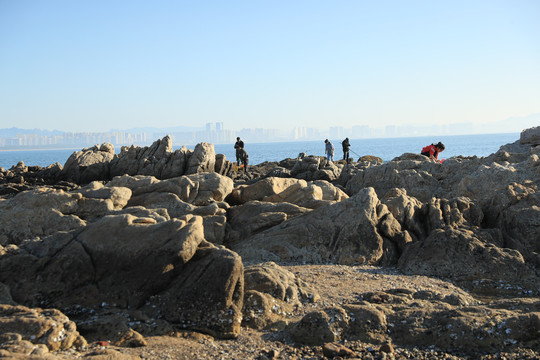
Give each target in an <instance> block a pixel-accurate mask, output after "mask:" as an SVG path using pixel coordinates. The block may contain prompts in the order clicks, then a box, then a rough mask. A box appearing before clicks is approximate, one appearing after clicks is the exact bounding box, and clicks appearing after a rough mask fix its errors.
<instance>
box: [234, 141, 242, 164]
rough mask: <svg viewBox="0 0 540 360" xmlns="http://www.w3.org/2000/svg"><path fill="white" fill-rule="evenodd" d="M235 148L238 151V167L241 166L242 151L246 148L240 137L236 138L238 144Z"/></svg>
mask: <svg viewBox="0 0 540 360" xmlns="http://www.w3.org/2000/svg"><path fill="white" fill-rule="evenodd" d="M234 148H235V149H236V165H237V166H240V161H241V159H240V150H242V149H243V148H244V142H243V141H242V140H240V138H239V137H237V138H236V143H235V144H234Z"/></svg>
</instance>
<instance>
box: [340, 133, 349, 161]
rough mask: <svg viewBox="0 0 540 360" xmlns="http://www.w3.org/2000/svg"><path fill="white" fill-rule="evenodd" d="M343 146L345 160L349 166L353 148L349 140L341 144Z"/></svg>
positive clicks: (346, 139)
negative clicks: (350, 153) (350, 152)
mask: <svg viewBox="0 0 540 360" xmlns="http://www.w3.org/2000/svg"><path fill="white" fill-rule="evenodd" d="M341 146H343V160H347V164H348V163H349V149H350V148H351V143H349V138H345V140H343V142H342V143H341Z"/></svg>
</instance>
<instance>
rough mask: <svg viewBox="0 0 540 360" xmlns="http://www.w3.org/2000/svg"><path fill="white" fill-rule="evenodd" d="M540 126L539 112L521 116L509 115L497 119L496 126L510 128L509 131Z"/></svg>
mask: <svg viewBox="0 0 540 360" xmlns="http://www.w3.org/2000/svg"><path fill="white" fill-rule="evenodd" d="M535 126H540V113H539V114H530V115H527V116H522V117H511V118H508V119H506V120H503V121H499V122H498V123H497V125H496V127H500V128H502V129H510V130H511V131H516V132H520V131H521V130H525V129H528V128H531V127H535Z"/></svg>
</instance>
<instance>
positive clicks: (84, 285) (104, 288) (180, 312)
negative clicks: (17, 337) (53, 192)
mask: <svg viewBox="0 0 540 360" xmlns="http://www.w3.org/2000/svg"><path fill="white" fill-rule="evenodd" d="M195 254H197V255H195ZM0 282H2V283H4V284H5V285H7V286H8V287H9V289H10V291H11V295H12V298H13V300H14V301H16V302H17V303H20V304H23V305H27V306H35V305H42V304H47V305H48V306H51V307H68V306H86V307H93V308H98V307H100V306H101V304H104V303H105V304H115V306H118V307H119V308H124V309H125V308H132V309H136V308H140V307H141V306H143V305H145V304H149V303H152V305H153V306H149V307H148V309H147V310H148V311H150V312H158V313H159V317H161V318H164V319H166V320H168V321H171V322H178V323H181V324H182V325H183V326H185V327H187V328H191V329H196V330H200V331H205V332H209V333H212V334H213V335H214V336H220V337H234V336H236V335H238V331H239V325H240V322H241V308H242V299H243V267H242V262H241V259H240V257H239V256H238V255H236V254H234V253H232V252H231V251H229V250H226V249H224V248H218V247H215V246H214V245H212V244H210V243H208V242H206V241H205V240H204V229H203V219H202V218H201V217H199V216H191V215H189V216H186V217H184V218H183V219H173V220H169V221H164V222H160V223H157V222H156V220H154V219H152V218H136V217H134V216H132V215H127V214H126V215H115V216H112V215H111V216H106V217H104V218H102V219H100V220H98V221H96V222H94V223H90V224H89V225H88V226H86V227H85V228H84V229H82V230H78V231H71V232H59V233H56V234H54V235H51V236H49V237H47V238H44V239H42V240H35V241H27V242H25V243H24V244H21V246H20V247H13V246H12V247H10V248H7V249H5V250H4V251H3V252H2V255H0ZM157 295H159V297H157ZM158 298H159V301H158V300H157V299H158ZM156 301H157V302H156ZM156 317H158V315H156ZM229 320H231V321H229Z"/></svg>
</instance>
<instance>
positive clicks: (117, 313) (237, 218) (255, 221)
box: [0, 127, 540, 360]
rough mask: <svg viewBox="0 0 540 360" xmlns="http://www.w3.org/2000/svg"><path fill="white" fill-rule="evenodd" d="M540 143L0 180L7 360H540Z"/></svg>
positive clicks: (174, 164) (157, 163) (166, 143)
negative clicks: (443, 156) (486, 152)
mask: <svg viewBox="0 0 540 360" xmlns="http://www.w3.org/2000/svg"><path fill="white" fill-rule="evenodd" d="M539 145H540V127H537V128H531V129H526V130H524V131H523V132H522V133H521V137H520V140H519V141H517V142H515V143H513V144H506V145H503V146H501V148H500V150H499V151H497V152H496V153H494V154H492V155H490V156H488V157H482V158H478V157H453V158H450V159H447V160H445V161H444V162H443V163H435V162H431V161H429V159H428V158H426V157H424V156H423V155H418V154H403V155H402V156H400V157H398V158H395V159H393V160H392V161H390V162H387V163H383V162H382V161H381V160H380V159H379V158H376V157H373V156H364V157H362V158H360V159H355V160H357V161H354V162H353V163H352V164H346V163H344V162H342V161H338V162H335V163H331V164H326V161H325V160H324V159H323V158H322V157H317V156H307V157H304V158H302V159H284V160H283V161H281V162H272V163H270V162H267V163H262V164H258V165H255V166H250V169H249V170H250V171H249V174H245V173H243V172H236V171H235V168H234V166H233V165H234V164H233V163H231V162H230V161H229V160H227V159H226V158H225V156H224V155H222V154H216V153H215V151H214V147H213V145H212V144H208V143H201V144H198V145H197V146H196V147H195V149H193V150H191V149H187V148H185V147H183V148H182V149H180V150H176V151H173V150H172V146H171V140H170V138H169V137H165V138H163V139H160V140H158V141H156V142H155V143H154V144H153V145H152V146H149V147H143V148H140V147H134V146H131V147H124V148H122V150H121V152H120V153H119V154H115V151H114V148H113V147H112V146H111V145H110V144H103V145H101V146H94V147H92V148H87V149H83V150H81V151H77V152H74V153H73V154H72V156H71V157H70V158H69V159H68V160H67V162H66V164H64V165H61V164H52V165H50V166H48V167H46V168H42V167H37V166H26V165H25V164H23V163H19V164H18V165H16V166H14V167H12V168H11V169H8V170H6V169H2V168H0V358H10V359H17V358H21V359H23V358H24V359H27V358H34V359H72V358H73V359H76V358H84V359H96V360H97V359H105V358H106V359H131V358H133V359H135V358H146V359H162V358H169V359H193V358H208V359H234V358H246V359H322V358H325V357H326V358H362V359H389V358H393V359H413V358H416V359H535V358H539V357H540V286H539V285H540V283H539V279H540V277H539V269H540V268H539V267H540V207H539V205H540V201H539V200H540V199H539V197H540V192H538V186H539V185H540V178H539V177H540V157H539V156H540V146H539Z"/></svg>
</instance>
